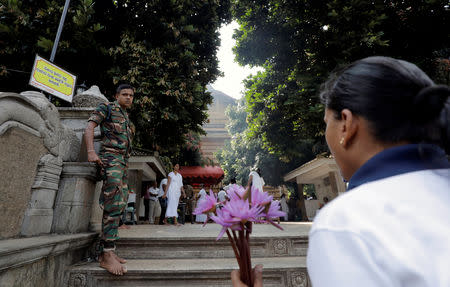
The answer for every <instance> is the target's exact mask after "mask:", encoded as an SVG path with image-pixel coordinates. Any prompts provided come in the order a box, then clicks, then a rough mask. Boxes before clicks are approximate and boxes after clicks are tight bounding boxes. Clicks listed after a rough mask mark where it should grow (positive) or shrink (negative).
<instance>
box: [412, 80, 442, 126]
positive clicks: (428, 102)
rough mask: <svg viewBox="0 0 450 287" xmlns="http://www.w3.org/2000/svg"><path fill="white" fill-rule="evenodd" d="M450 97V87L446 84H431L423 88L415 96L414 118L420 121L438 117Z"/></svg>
mask: <svg viewBox="0 0 450 287" xmlns="http://www.w3.org/2000/svg"><path fill="white" fill-rule="evenodd" d="M449 97H450V87H448V86H446V85H431V86H428V87H425V88H423V89H422V90H420V92H419V93H418V94H417V95H416V97H415V98H414V102H413V110H414V118H415V119H416V121H418V122H427V121H430V120H433V119H436V118H438V117H439V114H440V113H441V111H442V109H443V108H444V107H445V103H446V101H447V99H448V98H449Z"/></svg>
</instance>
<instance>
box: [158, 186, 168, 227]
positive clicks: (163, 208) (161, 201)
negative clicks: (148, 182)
mask: <svg viewBox="0 0 450 287" xmlns="http://www.w3.org/2000/svg"><path fill="white" fill-rule="evenodd" d="M166 185H167V178H164V179H163V180H161V183H160V184H159V190H158V200H159V204H160V205H161V214H159V215H158V214H157V216H159V225H163V224H164V215H165V214H166V208H167V198H162V196H163V195H164V190H165V189H166Z"/></svg>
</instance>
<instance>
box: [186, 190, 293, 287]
mask: <svg viewBox="0 0 450 287" xmlns="http://www.w3.org/2000/svg"><path fill="white" fill-rule="evenodd" d="M250 192H251V194H250V196H249V194H246V190H245V188H244V187H242V186H239V185H237V184H233V185H231V186H230V187H229V188H228V190H227V194H228V198H229V199H230V200H229V201H224V202H220V203H218V202H217V198H216V196H215V195H214V194H213V193H212V192H211V191H210V194H209V195H207V196H206V198H205V200H203V201H202V202H200V203H199V205H198V207H197V208H196V209H195V211H194V214H196V215H197V214H202V213H203V214H207V216H208V217H210V218H211V219H212V220H214V222H216V223H217V224H220V225H222V229H221V230H220V232H219V235H218V236H217V239H216V240H219V239H220V238H222V236H223V235H224V234H225V233H227V236H228V239H229V241H230V243H231V246H232V247H233V251H234V254H235V256H236V259H237V261H238V264H239V269H240V272H241V280H242V281H243V282H245V283H246V284H247V285H248V286H253V285H252V284H253V279H252V272H251V270H252V264H251V257H250V254H251V253H250V245H249V242H250V233H251V232H252V222H259V223H270V224H272V225H274V226H275V227H277V228H279V229H281V230H283V228H282V227H281V226H280V225H278V224H276V223H275V222H273V219H275V218H278V217H281V216H285V213H284V212H282V211H280V203H279V202H278V201H273V196H270V195H269V194H268V193H267V192H261V191H259V190H258V189H256V188H252V189H251V191H250ZM217 206H219V207H217ZM211 213H215V214H213V215H210V214H211ZM207 220H208V219H207Z"/></svg>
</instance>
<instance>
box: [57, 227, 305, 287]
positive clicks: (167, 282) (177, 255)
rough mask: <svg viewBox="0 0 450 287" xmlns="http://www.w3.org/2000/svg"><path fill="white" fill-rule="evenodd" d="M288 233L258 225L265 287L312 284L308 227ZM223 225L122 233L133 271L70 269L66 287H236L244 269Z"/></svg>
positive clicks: (254, 241) (256, 252)
mask: <svg viewBox="0 0 450 287" xmlns="http://www.w3.org/2000/svg"><path fill="white" fill-rule="evenodd" d="M282 226H283V228H284V231H280V230H278V229H276V228H275V227H273V226H270V225H265V224H256V225H254V228H253V233H252V235H251V237H250V238H251V243H250V244H251V246H250V249H251V253H252V264H253V266H254V265H256V264H263V265H264V269H263V270H264V271H263V281H264V286H265V287H268V286H277V287H280V286H289V287H293V286H301V287H306V286H311V284H310V282H309V278H308V275H307V271H306V251H307V246H308V232H309V229H310V226H311V225H310V224H308V223H285V224H282ZM219 231H220V226H219V225H216V224H208V225H206V226H205V227H202V225H200V224H186V225H183V226H180V227H176V226H159V225H136V226H132V227H131V229H128V230H121V231H120V237H121V239H120V240H119V241H118V242H117V253H118V255H119V256H121V257H123V258H126V259H127V260H128V262H127V264H126V266H127V269H128V272H127V273H126V274H125V275H124V276H120V277H118V276H113V275H110V274H109V273H108V272H106V271H105V270H103V269H102V268H100V267H99V266H98V262H92V263H79V264H76V265H74V266H71V267H70V268H69V269H67V270H66V274H65V286H70V287H75V286H76V287H90V286H127V287H131V286H164V287H170V286H231V281H230V272H231V270H233V269H238V264H237V262H236V259H235V257H234V253H233V250H232V248H231V246H230V244H229V241H228V239H227V237H226V235H225V236H224V237H223V238H222V239H221V240H219V241H216V240H215V239H216V237H217V235H218V234H219Z"/></svg>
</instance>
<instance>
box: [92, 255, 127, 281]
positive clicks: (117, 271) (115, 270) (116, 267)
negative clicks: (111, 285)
mask: <svg viewBox="0 0 450 287" xmlns="http://www.w3.org/2000/svg"><path fill="white" fill-rule="evenodd" d="M99 261H100V267H102V268H103V269H106V271H108V272H109V273H111V274H113V275H118V276H121V275H123V274H124V273H126V272H127V268H126V267H124V266H122V264H120V262H119V261H117V259H116V257H115V254H114V252H113V251H105V252H103V254H102V255H100V260H99Z"/></svg>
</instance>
